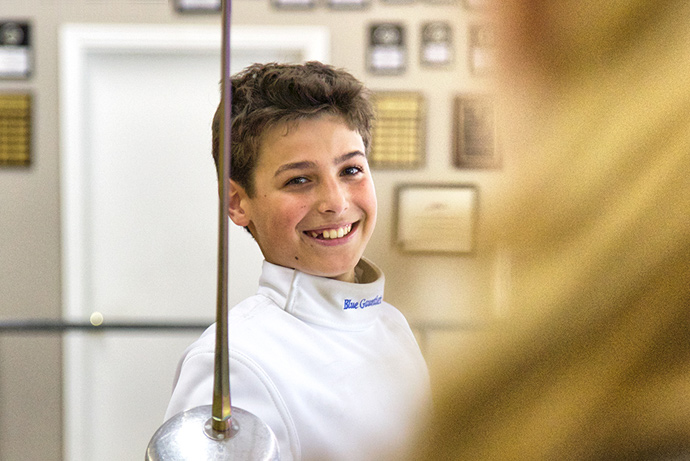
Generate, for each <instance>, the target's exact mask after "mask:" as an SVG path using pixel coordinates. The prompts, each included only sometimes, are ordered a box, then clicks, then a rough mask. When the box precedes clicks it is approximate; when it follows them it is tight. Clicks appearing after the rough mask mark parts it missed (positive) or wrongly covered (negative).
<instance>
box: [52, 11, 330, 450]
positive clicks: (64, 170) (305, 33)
mask: <svg viewBox="0 0 690 461" xmlns="http://www.w3.org/2000/svg"><path fill="white" fill-rule="evenodd" d="M231 34H232V36H231V41H232V47H233V49H243V50H248V51H249V50H272V51H277V52H284V51H290V52H299V53H300V55H301V56H303V59H304V60H305V61H308V60H320V61H323V62H328V60H329V59H330V36H329V31H328V29H327V28H326V27H320V26H270V27H267V26H249V25H247V26H243V25H240V26H234V27H233V29H232V31H231ZM59 47H60V48H59V49H60V55H59V65H60V67H59V80H60V82H59V83H60V85H59V94H60V114H59V115H60V193H61V202H60V203H61V205H60V207H61V209H60V213H61V244H62V254H61V266H62V267H61V270H62V272H61V275H62V315H63V319H64V320H69V321H73V320H80V319H81V318H82V317H83V315H84V313H85V312H86V309H88V306H87V302H88V299H87V293H88V286H87V284H88V274H87V271H88V264H86V263H87V261H88V248H87V247H86V246H85V244H84V242H85V241H86V240H85V239H84V237H85V208H86V207H85V206H84V201H85V200H86V198H85V193H86V191H85V188H84V177H85V173H86V166H85V156H86V154H87V153H88V146H87V145H86V143H85V140H86V139H87V136H85V134H86V133H85V129H86V126H87V125H86V123H85V113H84V108H85V104H84V103H85V101H86V99H85V98H86V97H87V93H86V89H87V86H88V81H87V75H88V74H87V72H86V68H87V65H88V60H89V59H90V58H92V57H94V56H98V55H103V54H109V53H140V52H145V53H165V54H175V53H186V54H188V53H190V52H197V51H198V52H200V53H218V57H219V61H220V50H221V27H220V26H209V25H151V24H143V25H135V24H84V23H81V24H65V25H63V26H62V27H61V30H60V43H59ZM219 79H220V76H219ZM72 343H73V342H72V341H69V340H67V341H63V409H64V410H63V431H64V432H63V434H64V435H63V441H64V444H63V447H64V448H63V450H64V453H63V455H64V459H70V460H81V459H84V454H83V452H82V451H83V450H82V448H81V447H80V441H81V440H83V438H84V437H87V435H86V434H84V433H83V427H82V425H81V424H80V422H81V421H84V420H85V415H86V414H87V413H86V412H88V411H89V409H88V408H86V407H85V406H84V405H82V403H81V402H82V399H80V395H81V391H80V390H81V389H82V386H83V383H81V382H80V376H82V375H83V372H84V368H83V367H84V364H83V363H81V361H80V360H79V359H78V350H77V346H75V345H74V344H72Z"/></svg>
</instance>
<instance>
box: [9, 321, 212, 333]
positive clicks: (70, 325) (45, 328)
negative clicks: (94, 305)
mask: <svg viewBox="0 0 690 461" xmlns="http://www.w3.org/2000/svg"><path fill="white" fill-rule="evenodd" d="M210 323H211V322H208V321H203V322H196V321H195V322H179V323H178V322H132V321H114V322H113V321H107V322H104V323H102V324H100V325H94V324H93V323H91V322H70V321H64V320H51V319H28V320H24V319H22V320H2V321H0V333H41V332H46V333H63V332H66V331H72V330H81V331H86V332H89V333H97V332H99V331H104V330H135V331H141V330H174V331H179V330H205V329H206V328H208V325H209V324H210Z"/></svg>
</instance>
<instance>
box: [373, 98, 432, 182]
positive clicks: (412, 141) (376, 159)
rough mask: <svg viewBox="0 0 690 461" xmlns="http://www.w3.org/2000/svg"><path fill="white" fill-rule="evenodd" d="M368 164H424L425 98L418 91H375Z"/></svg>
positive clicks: (397, 165)
mask: <svg viewBox="0 0 690 461" xmlns="http://www.w3.org/2000/svg"><path fill="white" fill-rule="evenodd" d="M373 102H374V110H375V111H376V120H375V122H374V125H373V129H372V140H371V152H370V153H369V164H370V165H371V166H372V167H373V168H393V169H398V168H402V169H404V168H417V167H420V166H422V165H423V163H424V145H425V132H424V121H425V113H424V98H423V96H422V95H421V94H420V93H417V92H377V93H374V96H373Z"/></svg>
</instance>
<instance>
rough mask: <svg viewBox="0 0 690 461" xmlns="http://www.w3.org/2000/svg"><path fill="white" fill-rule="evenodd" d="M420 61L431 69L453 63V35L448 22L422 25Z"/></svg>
mask: <svg viewBox="0 0 690 461" xmlns="http://www.w3.org/2000/svg"><path fill="white" fill-rule="evenodd" d="M420 54H421V55H420V61H421V63H422V65H425V66H429V67H446V66H448V65H449V64H450V63H451V62H452V61H453V54H454V53H453V33H452V30H451V28H450V24H448V23H446V22H440V21H435V22H428V23H425V24H423V25H422V46H421V47H420Z"/></svg>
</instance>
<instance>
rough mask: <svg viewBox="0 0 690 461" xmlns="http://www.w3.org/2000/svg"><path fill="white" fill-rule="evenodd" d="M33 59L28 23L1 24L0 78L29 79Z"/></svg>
mask: <svg viewBox="0 0 690 461" xmlns="http://www.w3.org/2000/svg"><path fill="white" fill-rule="evenodd" d="M32 65H33V57H32V51H31V28H30V26H29V23H28V22H0V78H8V79H9V78H18V79H21V78H28V77H29V75H30V74H31V67H32Z"/></svg>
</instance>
